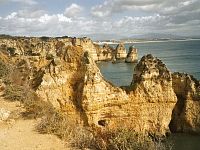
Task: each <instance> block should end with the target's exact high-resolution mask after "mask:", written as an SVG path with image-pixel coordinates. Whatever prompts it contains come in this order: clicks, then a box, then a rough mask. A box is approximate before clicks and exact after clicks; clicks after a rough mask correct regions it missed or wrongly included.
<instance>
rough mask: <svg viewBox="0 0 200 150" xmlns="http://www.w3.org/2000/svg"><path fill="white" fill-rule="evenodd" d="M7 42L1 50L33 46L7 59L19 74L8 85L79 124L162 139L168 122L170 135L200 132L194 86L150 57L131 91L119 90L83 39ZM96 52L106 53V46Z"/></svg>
mask: <svg viewBox="0 0 200 150" xmlns="http://www.w3.org/2000/svg"><path fill="white" fill-rule="evenodd" d="M6 40H7V42H6ZM6 40H5V41H4V42H5V43H4V44H5V46H6V47H11V45H10V43H12V42H14V43H15V42H16V43H18V42H20V43H21V45H26V44H27V45H29V46H28V47H29V48H30V45H38V46H32V51H31V52H30V53H25V52H27V49H28V47H27V46H21V47H22V48H23V49H21V50H20V48H18V47H15V46H14V47H13V48H15V49H16V52H15V54H16V55H9V56H8V57H7V58H8V59H11V60H12V62H13V65H15V67H14V68H16V70H18V72H19V74H15V76H13V77H15V78H13V79H12V80H13V81H14V80H17V82H19V81H20V85H23V84H24V83H27V84H28V85H29V86H30V88H32V89H33V90H34V91H35V92H36V93H37V95H38V96H39V97H40V98H41V99H42V100H44V101H48V102H50V103H51V104H52V106H54V107H55V108H56V109H60V110H61V111H64V112H66V114H68V115H69V117H71V118H72V119H74V120H75V121H76V122H77V123H79V124H85V125H88V126H92V127H98V128H111V129H112V128H118V127H120V126H124V127H127V128H133V129H134V130H136V131H138V132H143V133H146V132H147V133H151V134H159V135H160V134H161V135H164V134H165V133H166V132H168V131H169V124H170V122H171V124H170V129H171V130H174V131H180V129H181V131H183V132H185V131H194V132H199V115H198V114H199V108H200V106H199V88H198V87H199V82H198V81H196V80H195V79H193V78H192V77H191V76H186V75H182V77H181V76H180V75H177V74H173V76H172V74H171V72H170V71H169V70H168V69H167V67H166V66H165V64H163V63H162V61H161V60H159V59H158V58H155V57H153V56H152V55H146V56H144V57H142V59H141V60H140V62H139V63H138V64H137V65H136V67H135V71H134V75H133V80H132V83H131V85H130V86H129V87H126V88H123V89H122V88H119V87H115V86H114V85H112V84H111V83H109V82H108V81H106V80H105V79H104V77H103V76H102V74H101V72H100V70H99V68H98V67H97V66H96V63H95V60H94V59H93V58H95V57H96V56H94V55H93V54H95V53H92V52H95V50H96V49H97V47H98V46H95V45H94V44H93V43H92V41H90V40H89V39H87V38H85V39H75V38H66V39H65V38H58V39H54V38H48V39H46V38H43V39H41V38H38V39H37V38H35V39H34V38H33V39H32V40H31V42H27V43H26V44H23V41H26V39H24V40H22V41H19V40H18V41H13V39H11V41H12V42H11V41H9V40H8V39H6ZM15 40H16V39H15ZM0 42H2V41H1V40H0ZM91 45H93V46H94V47H93V46H91ZM26 47H27V49H26ZM122 47H123V46H122ZM98 48H99V50H102V49H106V50H108V49H109V46H108V45H107V46H105V47H103V48H102V49H101V47H98ZM91 49H92V50H91ZM118 49H121V48H119V47H118ZM18 50H19V51H20V52H19V53H18ZM87 50H88V51H87ZM6 51H7V50H6ZM108 51H109V53H111V52H112V53H114V52H116V51H114V50H113V49H110V50H108ZM119 51H121V50H118V52H119ZM6 53H9V52H5V54H6ZM35 53H39V55H35ZM100 53H101V52H100ZM0 55H1V53H0ZM98 57H99V56H98V55H97V60H98V59H99V58H98ZM0 58H2V59H3V57H0ZM15 82H16V81H15ZM177 97H178V103H177ZM175 105H176V106H175ZM183 105H184V107H183ZM172 111H173V114H172ZM171 118H172V121H171ZM180 123H181V124H182V125H180ZM182 129H184V130H182Z"/></svg>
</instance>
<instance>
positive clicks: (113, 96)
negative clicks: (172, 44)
mask: <svg viewBox="0 0 200 150" xmlns="http://www.w3.org/2000/svg"><path fill="white" fill-rule="evenodd" d="M88 59H89V63H88V64H87V69H86V74H85V82H84V89H83V100H82V101H83V109H84V111H85V113H86V115H87V116H88V123H89V125H92V124H95V125H99V126H107V127H111V128H115V127H118V126H122V125H125V126H126V127H131V128H133V129H135V130H136V131H138V132H150V133H157V134H165V133H166V132H168V131H169V128H168V125H169V123H170V120H171V115H172V110H173V108H174V106H175V104H176V101H177V99H176V95H175V93H174V91H173V89H172V77H171V73H170V72H169V71H168V69H167V68H166V66H165V65H164V64H163V63H162V62H161V61H160V60H158V59H157V58H154V57H152V56H151V55H147V56H145V57H143V58H142V59H141V61H140V63H139V64H138V65H137V66H136V70H135V72H136V74H135V75H134V82H133V83H132V85H131V87H130V88H129V89H130V91H129V92H128V93H129V94H127V93H126V92H125V91H123V90H122V89H120V88H117V87H114V86H113V85H112V84H110V83H108V82H106V81H105V80H104V79H103V77H102V75H101V73H100V71H99V69H98V68H97V67H96V65H95V64H94V62H93V61H92V60H91V59H90V58H88Z"/></svg>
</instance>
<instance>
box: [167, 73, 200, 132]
mask: <svg viewBox="0 0 200 150" xmlns="http://www.w3.org/2000/svg"><path fill="white" fill-rule="evenodd" d="M173 88H174V91H175V93H176V95H177V98H178V102H177V104H176V107H175V108H174V110H173V115H172V121H171V123H170V128H171V130H172V131H173V132H191V133H200V82H199V81H197V80H196V79H195V78H193V76H191V75H188V74H183V73H174V74H173Z"/></svg>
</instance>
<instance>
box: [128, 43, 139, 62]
mask: <svg viewBox="0 0 200 150" xmlns="http://www.w3.org/2000/svg"><path fill="white" fill-rule="evenodd" d="M137 60H138V55H137V49H136V48H135V47H134V46H130V47H129V52H128V54H127V56H126V59H125V62H126V63H135V62H137Z"/></svg>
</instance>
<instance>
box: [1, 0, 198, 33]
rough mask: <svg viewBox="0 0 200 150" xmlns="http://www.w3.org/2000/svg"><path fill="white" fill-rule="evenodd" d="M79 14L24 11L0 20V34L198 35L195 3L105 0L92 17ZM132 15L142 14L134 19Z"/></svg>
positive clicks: (73, 11)
mask: <svg viewBox="0 0 200 150" xmlns="http://www.w3.org/2000/svg"><path fill="white" fill-rule="evenodd" d="M21 1H22V0H21ZM82 11H83V7H81V6H79V5H77V4H71V5H70V6H69V7H68V8H66V10H65V12H61V13H55V14H52V13H50V12H48V11H45V10H41V9H38V8H37V7H31V6H29V7H25V8H24V9H22V10H18V11H16V12H12V13H10V14H9V15H7V16H6V17H3V16H0V20H1V23H0V34H1V33H4V34H20V35H40V36H41V35H47V36H57V35H69V36H70V35H72V36H77V35H85V34H92V33H105V34H120V35H125V36H130V35H132V34H144V33H153V32H155V33H172V34H178V35H179V34H199V32H198V29H200V1H199V0H198V1H197V0H177V1H174V0H165V1H163V0H144V1H142V0H105V1H104V2H103V3H102V4H100V5H97V6H94V7H92V8H91V12H92V15H93V16H91V14H90V15H87V14H86V13H84V14H83V15H80V13H81V12H82ZM135 12H137V13H138V12H139V13H141V12H142V13H141V14H140V15H135V16H134V14H135ZM116 14H117V15H116ZM94 16H95V17H94ZM96 16H98V19H97V18H96Z"/></svg>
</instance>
